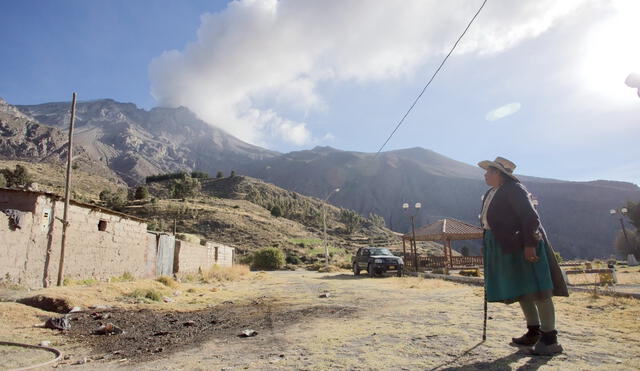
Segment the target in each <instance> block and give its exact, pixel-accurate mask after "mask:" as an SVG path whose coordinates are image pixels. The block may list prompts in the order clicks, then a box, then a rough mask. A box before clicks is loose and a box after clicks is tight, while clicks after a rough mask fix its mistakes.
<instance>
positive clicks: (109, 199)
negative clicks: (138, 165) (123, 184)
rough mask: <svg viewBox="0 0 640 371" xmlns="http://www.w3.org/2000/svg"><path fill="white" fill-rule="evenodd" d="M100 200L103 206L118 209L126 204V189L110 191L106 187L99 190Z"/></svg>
mask: <svg viewBox="0 0 640 371" xmlns="http://www.w3.org/2000/svg"><path fill="white" fill-rule="evenodd" d="M99 197H100V200H101V201H103V202H104V203H105V206H106V207H108V208H109V209H114V210H118V209H121V208H123V207H124V206H125V205H126V204H127V191H126V190H124V191H123V190H118V191H116V192H111V191H110V190H108V189H105V190H103V191H102V192H100V196H99Z"/></svg>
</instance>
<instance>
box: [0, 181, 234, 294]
mask: <svg viewBox="0 0 640 371" xmlns="http://www.w3.org/2000/svg"><path fill="white" fill-rule="evenodd" d="M0 210H10V211H9V215H10V216H9V215H6V214H5V213H4V212H0V280H2V281H8V282H11V283H16V284H20V285H24V286H27V287H32V288H36V287H46V286H48V285H50V284H55V283H56V281H57V276H58V265H59V262H60V248H61V237H62V215H63V212H64V199H63V198H62V197H60V196H58V195H56V194H53V193H47V192H36V191H27V190H19V189H9V188H0ZM233 257H234V248H233V247H230V246H226V245H223V244H219V243H215V242H206V243H205V244H204V245H196V244H189V243H187V242H184V241H177V240H176V239H175V236H173V235H170V234H167V233H153V232H147V223H146V221H145V220H143V219H140V218H136V217H134V216H130V215H126V214H123V213H119V212H117V211H113V210H109V209H105V208H101V207H98V206H96V205H90V204H86V203H82V202H77V201H73V200H71V201H70V203H69V227H68V228H67V242H66V247H65V263H64V277H65V278H71V279H85V278H93V279H97V280H105V279H108V278H111V277H116V276H120V275H122V274H123V273H125V272H128V273H130V274H132V275H133V276H134V277H155V276H160V275H171V274H173V273H195V272H197V271H198V270H200V269H202V270H204V269H207V268H209V267H211V266H212V265H220V266H231V265H233Z"/></svg>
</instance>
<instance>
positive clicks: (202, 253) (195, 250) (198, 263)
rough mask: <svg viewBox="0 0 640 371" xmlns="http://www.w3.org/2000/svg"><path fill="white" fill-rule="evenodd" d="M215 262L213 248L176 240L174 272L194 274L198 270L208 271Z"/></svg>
mask: <svg viewBox="0 0 640 371" xmlns="http://www.w3.org/2000/svg"><path fill="white" fill-rule="evenodd" d="M215 262H216V260H215V249H214V248H213V247H210V246H202V245H196V244H193V243H189V242H185V241H180V240H176V250H175V259H174V261H173V264H174V272H176V273H196V272H198V269H202V270H203V271H204V270H207V269H209V268H210V267H211V266H212V265H214V264H215Z"/></svg>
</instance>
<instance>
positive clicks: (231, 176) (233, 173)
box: [229, 170, 236, 178]
mask: <svg viewBox="0 0 640 371" xmlns="http://www.w3.org/2000/svg"><path fill="white" fill-rule="evenodd" d="M235 176H236V171H235V170H231V175H229V178H233V177H235Z"/></svg>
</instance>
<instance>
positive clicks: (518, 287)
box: [484, 230, 553, 303]
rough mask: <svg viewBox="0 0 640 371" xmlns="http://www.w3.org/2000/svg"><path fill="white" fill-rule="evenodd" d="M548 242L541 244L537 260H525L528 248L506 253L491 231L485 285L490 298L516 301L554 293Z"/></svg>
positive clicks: (487, 237)
mask: <svg viewBox="0 0 640 371" xmlns="http://www.w3.org/2000/svg"><path fill="white" fill-rule="evenodd" d="M547 251H548V249H547V246H546V243H545V242H544V241H540V242H539V243H538V247H537V248H536V255H537V256H538V257H539V258H540V259H539V260H538V261H537V262H536V263H531V262H528V261H526V260H525V259H524V250H518V251H516V252H513V253H509V254H505V253H504V252H503V251H502V248H501V247H500V245H499V244H498V242H497V241H496V240H495V237H494V235H493V233H492V232H491V230H487V231H486V232H485V235H484V286H485V289H486V295H487V301H489V302H504V303H513V302H516V301H519V300H521V299H532V300H542V299H546V298H548V297H551V296H553V281H552V279H551V270H550V266H549V256H548V255H547Z"/></svg>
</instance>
